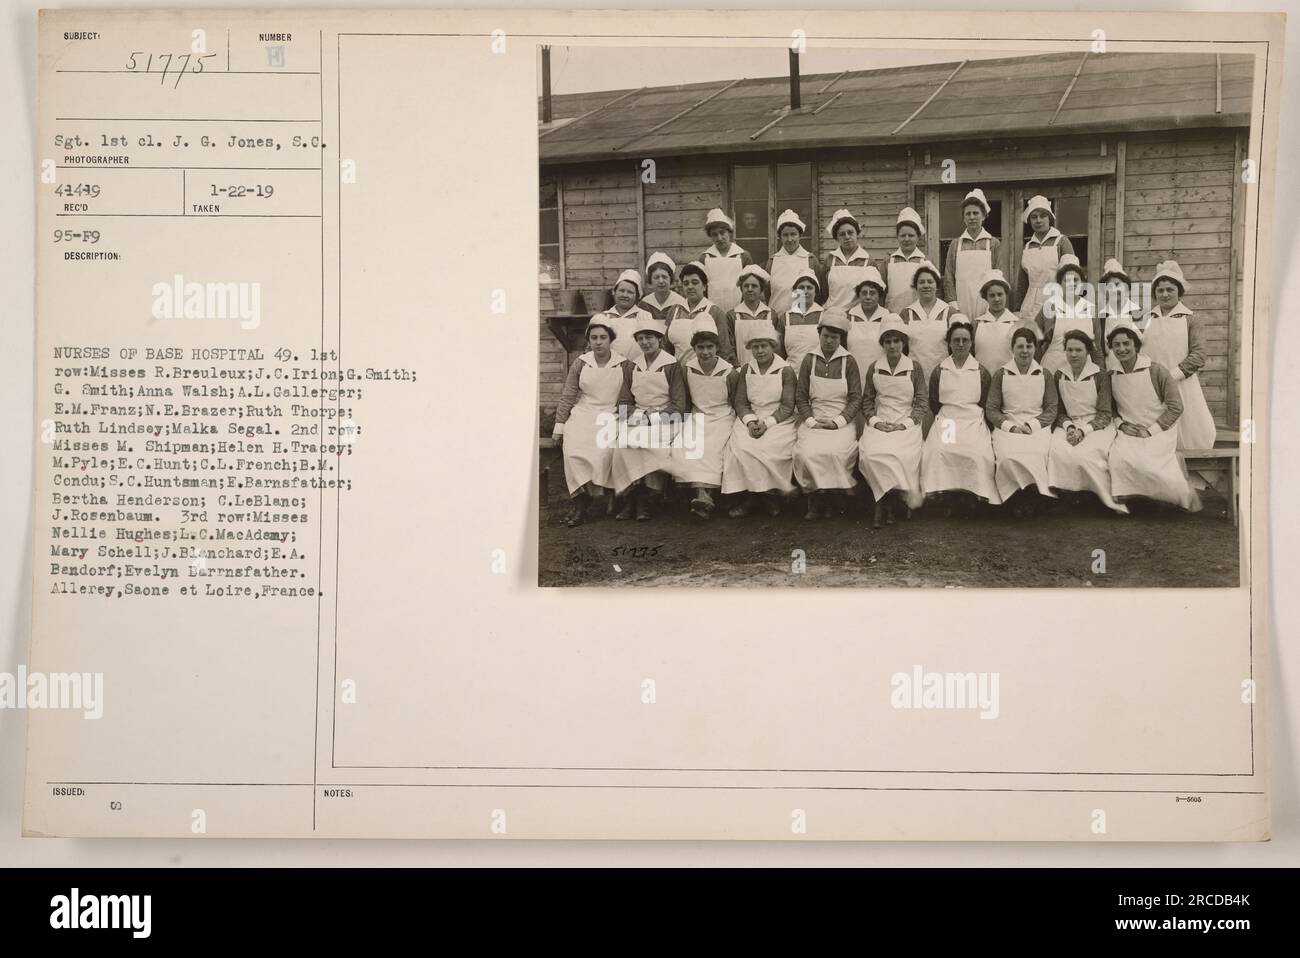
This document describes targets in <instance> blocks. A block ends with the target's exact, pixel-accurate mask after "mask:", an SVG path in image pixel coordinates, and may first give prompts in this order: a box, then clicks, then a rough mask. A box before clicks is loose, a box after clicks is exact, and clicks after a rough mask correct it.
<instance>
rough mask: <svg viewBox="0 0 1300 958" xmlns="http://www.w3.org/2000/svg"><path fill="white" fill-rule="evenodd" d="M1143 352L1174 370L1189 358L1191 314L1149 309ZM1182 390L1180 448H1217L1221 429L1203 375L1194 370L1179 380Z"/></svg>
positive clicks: (1179, 388)
mask: <svg viewBox="0 0 1300 958" xmlns="http://www.w3.org/2000/svg"><path fill="white" fill-rule="evenodd" d="M1142 352H1143V353H1145V354H1146V355H1147V356H1150V357H1151V361H1152V362H1153V363H1159V364H1160V365H1161V366H1164V367H1165V368H1166V369H1168V370H1169V371H1170V372H1171V373H1172V372H1173V370H1174V369H1175V367H1177V365H1178V364H1179V363H1181V362H1182V361H1183V360H1184V359H1186V358H1187V317H1186V316H1185V315H1183V314H1181V313H1174V314H1172V315H1169V316H1162V315H1160V313H1158V312H1157V311H1155V310H1152V311H1151V312H1149V313H1147V328H1146V332H1145V333H1144V334H1143V337H1142ZM1178 392H1179V394H1180V395H1181V396H1182V399H1183V414H1182V415H1181V416H1179V417H1178V448H1179V449H1213V448H1214V439H1215V437H1216V436H1217V435H1218V429H1217V428H1216V427H1215V425H1214V414H1213V413H1211V412H1210V407H1209V405H1208V404H1207V403H1206V402H1205V393H1204V392H1202V391H1201V377H1200V375H1199V374H1197V373H1193V374H1192V375H1190V376H1188V377H1187V378H1186V379H1182V380H1179V382H1178Z"/></svg>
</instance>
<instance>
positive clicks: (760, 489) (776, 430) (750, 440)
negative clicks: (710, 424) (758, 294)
mask: <svg viewBox="0 0 1300 958" xmlns="http://www.w3.org/2000/svg"><path fill="white" fill-rule="evenodd" d="M749 350H750V353H751V358H750V359H749V361H748V362H746V363H744V364H743V365H742V366H741V367H740V368H739V369H738V370H737V371H736V385H735V392H734V396H735V400H734V401H735V407H736V425H735V426H734V427H733V428H732V430H731V443H730V444H729V445H728V446H727V454H726V459H725V461H724V464H723V467H722V492H723V494H725V495H731V494H735V493H739V494H741V495H742V498H743V501H742V502H740V503H739V504H738V505H736V506H734V507H733V508H732V509H731V511H730V512H729V513H728V515H730V516H731V517H732V518H733V519H740V518H743V517H745V516H748V515H750V514H752V513H753V512H754V510H755V509H756V508H758V507H760V506H761V507H762V508H763V509H764V510H765V511H766V512H767V514H768V515H770V516H777V515H780V514H781V500H782V498H783V497H785V496H787V495H789V494H790V493H792V492H793V491H794V481H793V474H794V442H795V429H796V426H795V419H794V417H795V407H794V397H795V390H796V388H797V383H796V377H795V373H794V370H793V369H791V368H790V364H789V363H787V362H786V361H785V360H784V359H782V358H781V357H780V356H778V355H777V354H776V327H774V326H773V325H772V324H771V323H765V324H761V325H758V326H756V327H755V329H754V330H753V331H752V333H751V334H750V337H749Z"/></svg>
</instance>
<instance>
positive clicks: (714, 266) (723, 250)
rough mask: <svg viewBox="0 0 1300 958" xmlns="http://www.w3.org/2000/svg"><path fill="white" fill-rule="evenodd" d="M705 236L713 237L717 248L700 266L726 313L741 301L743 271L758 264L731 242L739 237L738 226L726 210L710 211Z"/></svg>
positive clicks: (708, 251) (703, 257)
mask: <svg viewBox="0 0 1300 958" xmlns="http://www.w3.org/2000/svg"><path fill="white" fill-rule="evenodd" d="M704 232H706V233H708V234H709V239H711V240H713V245H712V246H710V247H709V248H708V249H706V250H705V251H704V252H703V253H701V254H700V262H701V263H703V264H704V269H705V271H706V272H708V274H709V289H711V290H712V291H713V301H714V302H715V303H717V304H718V306H719V307H720V308H721V309H722V311H723V312H724V313H725V312H726V311H727V310H729V309H731V308H732V307H733V306H735V305H736V303H738V302H739V301H740V293H739V291H738V290H737V289H736V280H737V279H739V278H740V271H741V269H742V268H743V267H745V266H749V265H750V264H751V263H753V262H754V260H753V257H751V256H750V255H749V254H748V253H746V252H745V251H744V250H743V249H741V248H740V247H739V246H737V245H736V244H735V243H733V242H732V241H731V238H732V236H734V235H735V233H736V222H735V220H733V219H732V218H731V217H730V216H728V215H727V214H726V213H724V212H722V210H720V209H717V208H715V209H711V210H709V215H708V216H707V217H706V218H705V220H704Z"/></svg>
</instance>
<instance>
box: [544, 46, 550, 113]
mask: <svg viewBox="0 0 1300 958" xmlns="http://www.w3.org/2000/svg"><path fill="white" fill-rule="evenodd" d="M551 118H552V113H551V48H550V47H548V46H545V45H543V46H542V122H543V123H550V122H551Z"/></svg>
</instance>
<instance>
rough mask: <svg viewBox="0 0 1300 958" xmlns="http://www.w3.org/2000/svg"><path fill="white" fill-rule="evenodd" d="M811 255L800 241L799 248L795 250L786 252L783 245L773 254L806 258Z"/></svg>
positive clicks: (774, 255)
mask: <svg viewBox="0 0 1300 958" xmlns="http://www.w3.org/2000/svg"><path fill="white" fill-rule="evenodd" d="M811 255H812V254H811V253H809V252H808V251H807V250H806V249H804V248H803V244H802V243H800V244H799V248H798V249H797V250H795V251H794V252H793V253H787V252H786V251H785V247H784V246H782V247H781V248H780V249H779V250H777V251H776V252H775V253H774V254H773V257H776V256H798V257H800V258H802V259H807V258H808V257H809V256H811Z"/></svg>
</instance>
